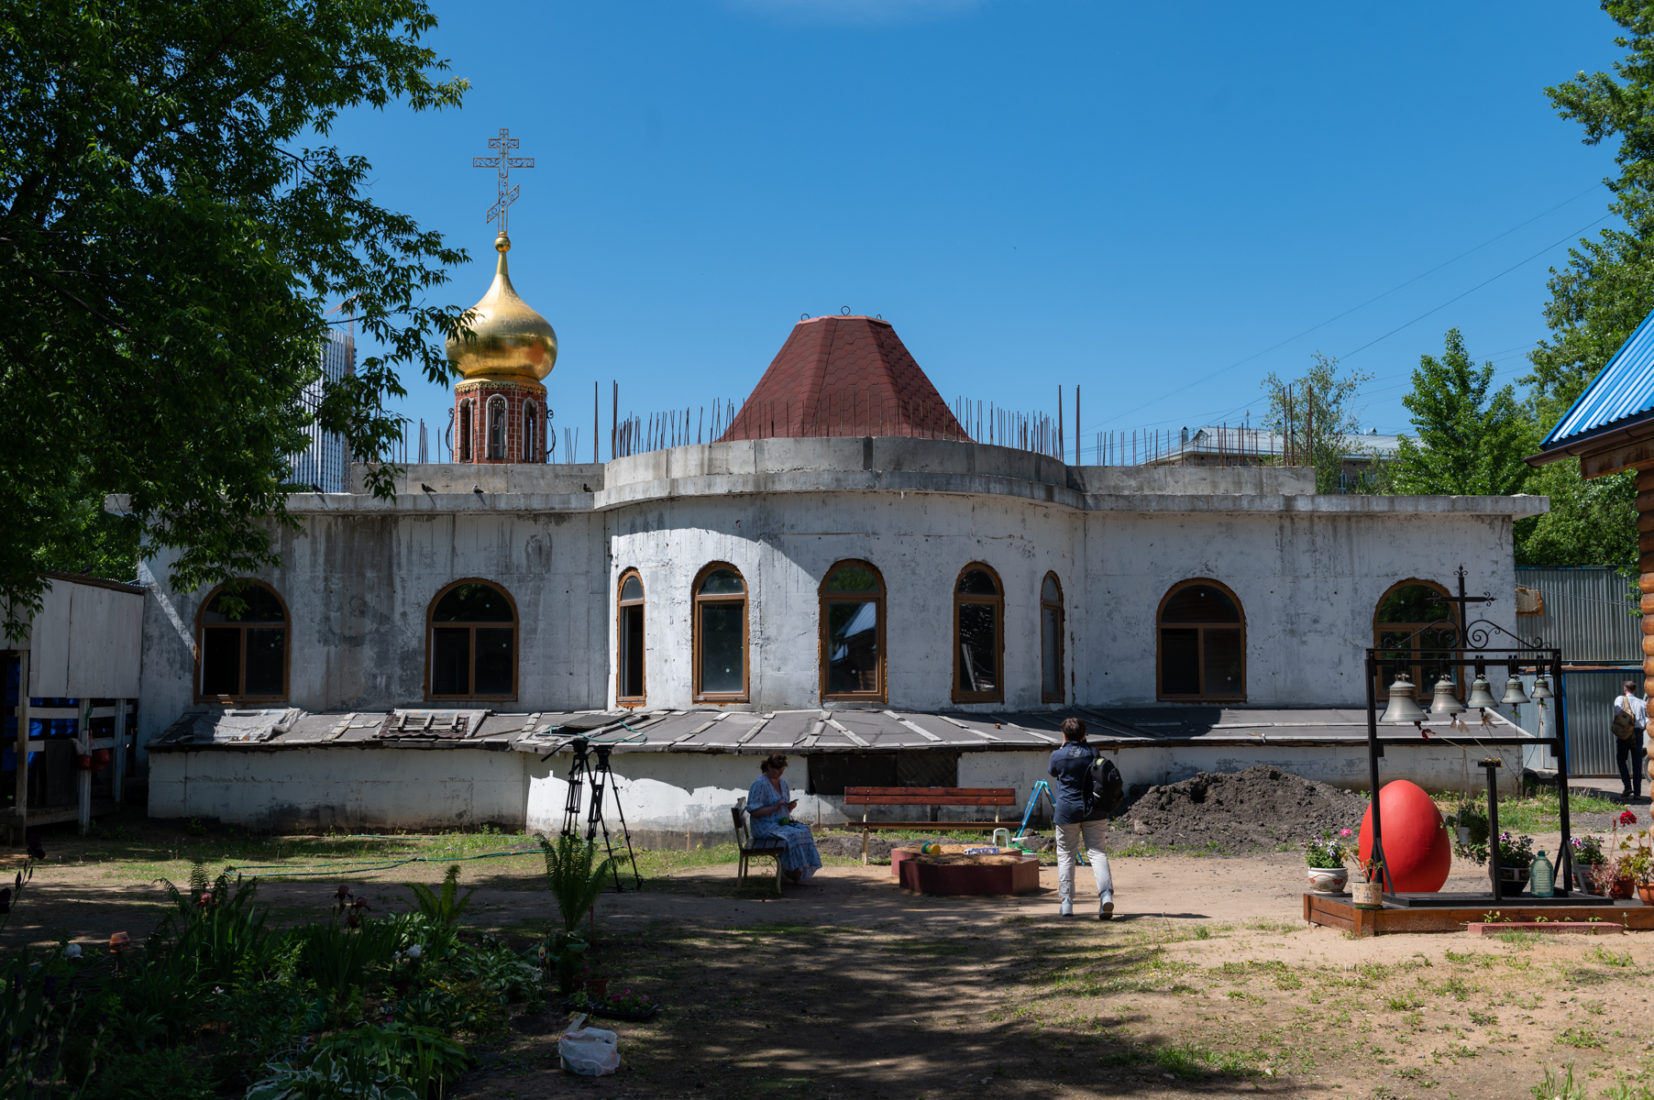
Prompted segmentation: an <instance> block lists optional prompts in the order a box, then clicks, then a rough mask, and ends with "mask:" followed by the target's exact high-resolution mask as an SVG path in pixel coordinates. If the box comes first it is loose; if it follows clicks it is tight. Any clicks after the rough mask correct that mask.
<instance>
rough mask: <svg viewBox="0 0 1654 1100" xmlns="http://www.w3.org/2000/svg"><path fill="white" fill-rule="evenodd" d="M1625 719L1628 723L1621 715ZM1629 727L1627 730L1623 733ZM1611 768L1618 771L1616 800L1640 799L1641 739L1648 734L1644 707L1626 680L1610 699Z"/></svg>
mask: <svg viewBox="0 0 1654 1100" xmlns="http://www.w3.org/2000/svg"><path fill="white" fill-rule="evenodd" d="M1622 714H1624V715H1627V716H1628V717H1629V720H1627V718H1625V717H1621V715H1622ZM1627 727H1629V729H1627ZM1609 728H1610V729H1612V730H1613V731H1614V764H1615V766H1616V767H1618V768H1619V770H1620V786H1622V787H1624V788H1625V789H1624V790H1622V791H1621V792H1620V797H1621V798H1623V799H1625V800H1626V801H1628V802H1629V801H1630V800H1632V799H1634V798H1641V797H1642V796H1643V767H1644V764H1643V760H1644V756H1643V736H1644V735H1645V734H1646V733H1647V731H1648V704H1647V703H1644V702H1643V701H1642V700H1641V699H1639V698H1637V683H1636V681H1635V680H1627V681H1625V683H1624V685H1623V690H1622V691H1621V692H1620V694H1618V695H1616V696H1614V716H1613V718H1612V719H1611V722H1610V726H1609Z"/></svg>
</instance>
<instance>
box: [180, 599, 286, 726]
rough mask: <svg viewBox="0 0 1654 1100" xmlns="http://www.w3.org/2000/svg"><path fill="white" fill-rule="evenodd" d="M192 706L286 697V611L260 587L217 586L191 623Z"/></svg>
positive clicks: (283, 605) (283, 606)
mask: <svg viewBox="0 0 1654 1100" xmlns="http://www.w3.org/2000/svg"><path fill="white" fill-rule="evenodd" d="M195 652H196V654H197V660H196V677H195V684H196V692H195V695H196V700H197V701H198V702H212V701H221V700H222V701H229V700H237V701H242V700H246V701H252V700H259V699H285V698H286V697H287V607H286V605H285V604H283V603H282V601H281V597H280V596H278V595H276V591H275V589H273V588H271V587H269V586H268V585H265V584H262V583H260V582H259V581H242V582H238V583H235V584H229V585H221V586H220V587H218V588H215V589H214V590H213V592H212V595H210V596H208V597H207V601H206V602H205V603H203V604H202V605H201V614H200V616H199V618H198V620H197V623H196V646H195Z"/></svg>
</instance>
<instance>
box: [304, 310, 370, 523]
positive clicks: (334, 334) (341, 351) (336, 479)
mask: <svg viewBox="0 0 1654 1100" xmlns="http://www.w3.org/2000/svg"><path fill="white" fill-rule="evenodd" d="M355 372H356V334H355V333H354V332H352V331H350V330H349V329H334V330H332V331H331V332H329V333H328V334H327V343H325V344H323V345H322V373H321V377H319V378H317V379H316V380H315V381H314V382H312V383H310V385H308V386H306V387H305V388H304V392H303V393H301V394H300V395H299V404H300V406H301V407H302V408H303V409H304V411H305V412H307V413H309V414H310V415H311V416H312V417H314V416H315V415H316V411H317V410H318V409H319V408H321V404H322V394H323V393H324V392H326V387H327V386H328V384H329V383H332V382H337V381H339V380H340V379H342V378H344V377H345V376H346V375H349V374H354V373H355ZM306 434H307V435H309V437H310V444H309V446H307V447H305V449H304V450H302V451H297V452H295V453H293V454H290V455H288V456H287V461H288V463H289V464H290V465H291V466H292V467H293V483H294V484H296V485H302V486H305V487H306V488H315V489H318V490H320V491H321V492H324V493H342V492H344V491H345V480H346V475H347V474H348V473H349V470H350V454H349V452H348V451H347V450H346V448H345V437H344V436H342V435H339V434H338V433H337V432H328V431H323V430H322V426H321V424H320V423H318V422H316V421H315V420H312V421H311V423H310V427H309V428H307V429H306Z"/></svg>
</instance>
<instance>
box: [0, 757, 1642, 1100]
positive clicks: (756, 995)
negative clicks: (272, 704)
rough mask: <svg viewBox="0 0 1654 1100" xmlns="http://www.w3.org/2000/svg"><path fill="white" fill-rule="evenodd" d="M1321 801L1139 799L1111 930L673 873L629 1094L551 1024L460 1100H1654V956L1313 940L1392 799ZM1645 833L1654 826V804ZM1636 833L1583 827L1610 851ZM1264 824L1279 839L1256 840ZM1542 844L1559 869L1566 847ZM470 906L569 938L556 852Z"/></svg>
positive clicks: (532, 1025)
mask: <svg viewBox="0 0 1654 1100" xmlns="http://www.w3.org/2000/svg"><path fill="white" fill-rule="evenodd" d="M1254 771H1256V769H1254ZM1228 779H1229V780H1233V779H1234V777H1228ZM1305 782H1306V781H1303V780H1299V779H1297V778H1296V777H1290V776H1288V777H1284V778H1282V777H1281V776H1280V775H1279V774H1277V775H1276V776H1274V777H1269V776H1260V775H1253V776H1251V777H1250V778H1249V779H1247V780H1246V781H1245V782H1244V783H1241V784H1239V785H1238V786H1237V785H1236V784H1234V783H1232V782H1225V783H1217V784H1211V783H1207V784H1194V785H1193V786H1191V787H1188V788H1185V789H1184V790H1183V792H1182V794H1181V795H1178V794H1176V792H1173V793H1172V794H1167V793H1166V792H1167V791H1170V790H1171V789H1170V788H1162V789H1159V790H1158V791H1154V792H1150V795H1152V797H1149V796H1145V798H1143V799H1140V800H1139V804H1138V808H1137V810H1136V814H1135V816H1134V813H1133V811H1131V810H1128V811H1127V812H1126V813H1125V814H1123V815H1122V816H1121V818H1120V819H1119V820H1118V821H1117V822H1116V824H1115V827H1114V828H1112V829H1111V830H1110V838H1109V842H1108V845H1107V847H1108V848H1109V850H1110V851H1111V852H1113V853H1115V855H1114V858H1113V859H1112V860H1111V862H1112V865H1113V871H1114V878H1115V889H1116V902H1117V915H1116V919H1114V920H1112V921H1109V922H1099V921H1097V920H1095V919H1094V913H1095V909H1094V908H1091V909H1088V908H1087V907H1086V905H1085V904H1084V899H1087V898H1089V897H1090V896H1091V886H1090V876H1089V873H1088V872H1087V871H1085V870H1084V869H1081V871H1080V889H1079V896H1080V898H1081V899H1082V904H1081V905H1080V907H1079V908H1080V912H1081V915H1078V916H1075V917H1072V918H1061V917H1059V916H1058V915H1057V906H1056V900H1055V887H1056V871H1055V868H1054V867H1051V866H1046V867H1044V868H1043V869H1042V872H1041V877H1040V887H1041V888H1040V890H1039V892H1037V893H1033V894H1028V895H1024V896H1020V897H999V898H938V897H922V896H917V895H914V894H911V893H908V892H905V891H903V890H901V889H900V888H899V887H898V886H897V885H896V884H895V882H894V880H893V879H892V877H891V872H890V868H889V867H888V866H883V865H873V866H862V865H861V864H860V862H859V861H850V860H842V859H839V860H829V866H827V867H825V868H824V869H823V870H822V872H821V873H820V874H819V875H818V876H817V877H816V879H815V880H814V882H813V883H812V884H810V885H807V886H803V887H788V888H787V890H786V893H785V895H784V896H781V897H776V896H775V894H774V885H773V878H766V877H765V875H764V874H763V871H764V867H763V866H762V865H761V866H760V868H759V871H758V874H757V878H756V879H755V880H749V882H748V883H747V884H746V885H744V886H742V885H738V884H737V882H736V869H735V865H734V863H733V862H729V863H713V864H701V865H695V866H686V867H683V868H681V869H678V870H665V871H656V872H654V873H651V874H650V876H649V878H648V879H647V881H646V882H645V888H644V889H643V890H641V891H636V890H627V891H625V892H621V893H609V894H606V895H604V897H603V898H602V900H601V901H600V902H599V904H598V906H597V908H596V910H595V913H594V915H593V922H592V929H593V932H594V935H595V946H594V963H595V965H596V967H597V969H598V970H599V971H600V972H601V973H604V974H606V975H608V976H609V978H610V988H611V991H614V990H619V989H622V988H628V987H630V988H635V989H638V990H641V991H645V992H647V993H649V994H650V995H651V996H652V997H654V998H656V999H658V1000H659V1001H661V1002H662V1003H663V1004H664V1005H665V1009H664V1011H662V1012H661V1014H660V1015H659V1016H658V1017H656V1018H655V1019H653V1020H651V1021H649V1022H647V1023H643V1024H631V1023H615V1024H612V1025H609V1026H612V1027H613V1029H614V1030H615V1031H617V1032H618V1033H619V1035H620V1049H621V1056H622V1066H621V1069H620V1071H619V1072H618V1073H616V1074H615V1075H613V1076H610V1077H605V1078H601V1079H598V1080H585V1079H577V1078H573V1077H569V1076H566V1075H564V1074H563V1073H562V1072H561V1071H560V1069H559V1066H558V1059H557V1036H558V1034H559V1033H560V1032H561V1030H562V1029H563V1028H564V1026H565V1024H566V1022H567V1020H568V1015H567V1013H565V1012H564V1011H562V1009H561V1007H560V1006H548V1007H545V1008H543V1009H541V1010H538V1011H534V1012H531V1013H525V1014H522V1015H519V1016H518V1017H516V1018H514V1019H513V1020H512V1021H511V1028H510V1033H509V1035H508V1036H506V1037H504V1038H498V1039H494V1040H492V1041H489V1042H485V1043H482V1044H479V1045H478V1046H476V1047H475V1049H476V1051H477V1053H478V1054H479V1056H480V1057H479V1064H478V1066H477V1068H476V1069H474V1070H473V1071H472V1072H471V1073H469V1074H468V1075H467V1076H466V1077H465V1078H463V1079H462V1080H460V1081H459V1082H457V1084H456V1087H455V1088H454V1089H453V1090H452V1092H451V1093H450V1095H452V1096H456V1097H462V1098H477V1100H503V1098H508V1097H542V1096H546V1097H560V1096H602V1097H616V1098H643V1097H726V1096H727V1097H734V1096H742V1097H747V1096H753V1095H758V1096H809V1097H817V1096H822V1097H835V1096H838V1097H938V1098H940V1097H955V1096H959V1095H967V1096H972V1097H977V1096H981V1097H1006V1098H1029V1100H1033V1098H1036V1097H1038V1098H1044V1097H1057V1098H1078V1097H1142V1098H1148V1100H1167V1098H1172V1097H1219V1096H1222V1097H1227V1096H1239V1095H1264V1096H1276V1097H1362V1098H1380V1097H1383V1098H1399V1097H1435V1098H1450V1097H1463V1098H1470V1097H1488V1098H1507V1097H1509V1098H1527V1097H1530V1096H1532V1095H1535V1093H1534V1092H1533V1091H1532V1090H1533V1089H1534V1087H1535V1086H1537V1085H1539V1084H1540V1083H1541V1082H1542V1081H1545V1080H1546V1076H1547V1073H1548V1072H1549V1073H1553V1074H1555V1075H1556V1078H1555V1079H1560V1077H1561V1075H1562V1074H1563V1073H1564V1072H1566V1071H1567V1070H1568V1069H1569V1068H1570V1067H1571V1071H1572V1073H1573V1075H1574V1079H1575V1081H1576V1082H1578V1083H1580V1084H1581V1085H1582V1086H1583V1087H1584V1092H1583V1093H1582V1094H1575V1095H1584V1096H1588V1097H1589V1098H1591V1100H1597V1098H1598V1097H1603V1096H1612V1097H1614V1098H1615V1100H1637V1098H1647V1097H1654V1042H1651V1038H1654V1034H1651V1031H1650V1023H1651V1020H1654V1016H1651V1013H1650V1004H1649V1001H1650V992H1649V983H1648V975H1649V974H1650V973H1651V972H1654V934H1649V933H1624V932H1617V933H1615V934H1612V935H1607V936H1582V935H1547V936H1540V935H1535V934H1530V933H1518V932H1509V933H1504V934H1502V935H1500V936H1495V937H1480V936H1478V937H1472V936H1470V935H1469V934H1468V933H1445V934H1443V933H1436V934H1409V935H1391V936H1383V937H1378V938H1369V939H1355V938H1352V937H1350V936H1348V935H1346V934H1344V933H1341V932H1337V931H1334V930H1331V929H1326V928H1320V927H1316V926H1312V925H1308V924H1306V923H1305V922H1304V921H1303V920H1302V911H1303V901H1302V898H1303V890H1304V888H1305V875H1304V863H1303V859H1302V857H1301V856H1300V855H1299V852H1298V851H1297V849H1296V846H1295V845H1294V846H1293V847H1292V848H1291V850H1281V848H1282V846H1283V845H1285V844H1288V843H1291V842H1292V841H1293V840H1301V839H1302V837H1303V836H1304V835H1307V834H1308V833H1309V832H1311V831H1313V830H1312V828H1311V827H1312V826H1314V827H1320V826H1322V825H1325V826H1327V827H1336V826H1338V825H1339V824H1341V823H1344V822H1346V821H1347V822H1348V823H1350V824H1354V823H1355V821H1358V820H1359V813H1360V809H1361V807H1362V806H1364V802H1362V801H1361V800H1360V799H1359V798H1355V799H1354V800H1353V801H1350V800H1349V798H1348V796H1346V795H1345V793H1344V792H1335V795H1329V794H1328V793H1327V791H1325V790H1319V791H1318V790H1315V789H1313V788H1315V787H1318V786H1319V785H1317V784H1308V785H1307V787H1306V786H1304V784H1305ZM1174 786H1176V785H1174ZM1636 812H1637V814H1638V816H1639V818H1641V819H1643V820H1642V822H1641V824H1646V823H1647V817H1648V807H1647V806H1646V804H1645V805H1643V806H1640V807H1637V808H1636ZM1352 815H1353V817H1354V818H1355V820H1354V821H1352V820H1350V818H1351V816H1352ZM1226 816H1227V817H1228V818H1229V819H1230V820H1229V821H1228V822H1227V823H1226V822H1225V821H1224V818H1225V817H1226ZM1611 816H1612V815H1609V814H1605V813H1599V814H1597V815H1596V816H1595V817H1590V816H1582V817H1581V818H1580V820H1578V822H1577V825H1578V826H1579V827H1580V829H1581V830H1585V829H1589V830H1593V831H1600V832H1606V831H1607V825H1608V819H1609V818H1610V817H1611ZM1597 818H1600V819H1601V820H1597ZM1248 821H1249V822H1252V823H1258V822H1262V823H1263V824H1264V826H1266V827H1259V826H1258V825H1256V824H1248V825H1242V824H1237V822H1248ZM1138 822H1142V823H1144V824H1136V823H1138ZM493 839H494V840H496V841H499V842H500V843H501V844H502V845H504V846H506V847H510V846H511V845H513V844H514V843H515V842H514V841H512V840H511V839H510V838H493ZM947 839H950V840H953V839H958V838H957V837H949V838H947ZM1536 839H1537V840H1538V841H1539V844H1540V847H1542V848H1545V849H1546V850H1548V851H1552V852H1554V851H1555V845H1556V842H1557V837H1555V836H1554V835H1552V836H1540V837H1537V838H1536ZM315 842H317V843H323V844H328V843H332V841H330V840H328V839H327V838H316V841H315ZM307 843H308V842H307ZM169 845H171V849H172V850H170V851H169V850H168V848H169ZM1170 845H1175V847H1169V846H1170ZM179 846H180V845H179V841H178V840H176V839H169V838H168V836H167V835H166V834H165V833H164V832H156V833H154V834H153V835H152V834H151V833H149V832H145V833H144V834H143V835H142V836H141V837H140V838H139V839H138V840H137V841H136V842H135V843H128V844H127V845H126V849H125V850H127V851H128V852H129V853H130V854H128V855H127V856H126V857H125V862H124V863H110V862H99V861H98V859H97V856H98V852H97V849H96V846H95V845H92V844H89V843H87V842H81V841H79V840H78V839H76V838H66V837H56V838H53V842H52V844H51V845H50V847H51V849H52V851H53V854H52V857H51V858H50V859H48V860H47V861H46V862H45V863H43V864H40V865H39V866H38V868H37V869H36V872H35V877H34V881H33V883H32V884H31V886H30V888H29V895H28V901H27V904H26V905H23V906H20V907H19V909H18V912H17V913H16V914H15V915H14V918H13V921H12V923H11V925H10V926H9V927H8V928H7V929H6V930H5V934H4V936H3V937H0V938H3V940H4V942H5V943H8V944H10V943H18V942H35V943H39V942H50V941H51V940H54V939H57V938H59V937H67V938H70V939H74V940H78V941H82V942H84V943H86V944H87V945H88V946H89V947H91V946H93V945H95V944H98V943H101V942H106V941H107V938H108V936H109V934H110V933H111V932H114V931H130V932H131V933H132V934H133V936H134V937H135V938H136V937H139V936H141V935H142V934H143V933H145V932H147V931H148V930H149V929H150V928H151V927H153V925H154V923H155V920H156V919H157V918H158V917H159V915H160V913H161V909H160V902H161V900H162V898H161V893H160V891H159V890H158V889H157V888H156V887H155V886H154V885H153V884H152V883H149V882H146V881H142V880H141V879H140V878H139V877H135V875H134V867H136V868H138V869H140V870H141V869H142V868H145V867H148V866H150V864H145V863H143V862H141V861H142V859H143V858H144V857H145V855H146V854H147V855H148V856H149V857H152V858H153V859H154V860H156V861H158V862H157V863H155V864H154V866H158V867H167V868H172V867H176V866H177V863H176V860H177V858H178V856H179V852H178V850H177V849H178V848H179ZM343 847H344V845H343V843H342V842H341V846H340V851H341V852H342V851H343ZM824 847H825V846H824ZM1168 850H1170V851H1176V852H1185V851H1186V852H1200V853H1205V854H1199V855H1196V854H1168ZM1226 851H1227V852H1230V853H1231V854H1223V853H1224V852H1226ZM1236 851H1239V852H1240V854H1233V853H1234V852H1236ZM169 856H170V857H172V859H173V862H172V863H168V862H166V861H167V859H168V857H169ZM134 860H137V861H139V862H136V863H134V862H133V861H134ZM8 862H10V863H15V862H16V860H15V858H13V859H12V860H10V861H8V860H7V859H5V858H0V874H4V875H8V876H9V874H10V871H9V870H8V869H7V865H8ZM309 862H315V860H314V859H311V860H309ZM362 862H363V861H362V860H361V859H360V858H357V859H355V860H354V861H350V862H347V861H345V860H343V859H340V861H339V866H341V867H342V866H350V867H353V868H354V869H353V870H352V871H351V872H350V873H349V875H348V881H350V882H351V884H352V886H353V887H354V889H355V891H356V893H357V894H358V895H360V896H365V897H367V898H368V899H369V901H370V902H371V904H372V905H373V911H374V912H376V913H387V912H395V911H399V910H402V909H406V908H409V907H410V906H411V904H412V902H411V897H410V892H409V891H408V889H407V887H406V884H407V883H408V882H410V881H426V882H432V883H434V882H436V881H438V880H439V879H440V877H441V875H442V871H443V868H444V866H445V860H443V859H432V860H431V861H429V862H424V863H414V864H409V865H404V866H397V867H389V868H382V869H379V870H363V869H361V867H362ZM1483 873H1484V872H1483V871H1482V870H1481V869H1480V868H1477V867H1475V866H1474V865H1466V864H1460V863H1456V864H1455V867H1454V875H1453V877H1452V878H1450V879H1449V881H1448V883H1447V885H1446V887H1445V888H1446V889H1448V890H1462V891H1476V890H1480V889H1481V888H1483V887H1484V886H1485V879H1484V878H1483V877H1482V875H1483ZM341 877H342V876H341V875H337V874H328V873H325V872H316V871H315V870H314V868H311V869H309V872H308V873H307V877H304V878H302V879H300V880H298V881H269V880H266V881H263V882H261V886H260V895H259V896H260V898H261V899H262V900H264V901H266V902H268V903H270V904H271V905H272V907H273V909H274V912H275V915H276V917H277V919H287V920H297V919H305V918H307V917H316V916H321V915H323V914H325V913H327V912H329V911H330V907H331V904H332V899H333V892H334V889H335V887H336V885H337V884H338V882H339V881H340V878H341ZM462 882H463V884H465V885H469V886H478V887H479V888H480V889H479V891H478V893H477V894H476V895H475V897H474V899H473V901H472V904H471V907H470V909H469V910H468V911H467V913H466V917H467V920H468V921H469V922H470V923H471V924H473V925H474V926H476V927H478V928H479V929H483V930H488V931H492V932H494V933H497V934H500V935H504V936H507V937H509V938H511V939H512V940H514V941H515V942H517V943H518V944H520V945H521V946H525V947H526V946H528V945H529V944H530V943H532V942H533V940H534V938H535V937H537V936H538V935H539V934H541V933H542V932H543V930H544V929H545V927H546V925H547V923H548V921H550V920H551V919H552V918H553V917H554V912H553V908H552V903H551V902H550V899H549V896H548V895H547V893H546V892H545V890H544V888H543V885H542V880H541V874H540V858H539V854H538V852H537V850H536V851H532V852H529V853H526V854H521V855H506V856H504V857H503V858H487V857H477V858H475V859H474V860H473V861H471V862H466V863H465V865H464V875H463V879H462ZM598 1023H600V1024H601V1023H602V1021H598ZM1556 1091H1557V1090H1547V1091H1546V1093H1545V1095H1546V1096H1550V1095H1553V1094H1556Z"/></svg>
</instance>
